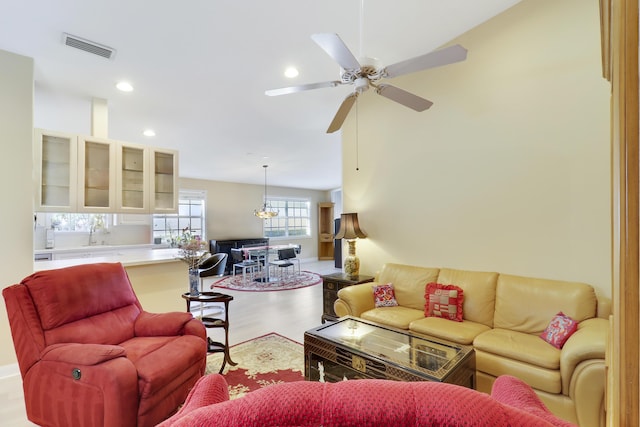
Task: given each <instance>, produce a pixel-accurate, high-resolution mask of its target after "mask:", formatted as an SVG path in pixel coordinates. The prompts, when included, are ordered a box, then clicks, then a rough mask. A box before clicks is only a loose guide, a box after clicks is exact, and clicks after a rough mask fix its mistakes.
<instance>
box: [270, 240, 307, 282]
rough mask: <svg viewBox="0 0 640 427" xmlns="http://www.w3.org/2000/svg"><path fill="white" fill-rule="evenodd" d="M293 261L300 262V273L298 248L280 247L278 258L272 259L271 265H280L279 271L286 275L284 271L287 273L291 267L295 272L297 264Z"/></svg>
mask: <svg viewBox="0 0 640 427" xmlns="http://www.w3.org/2000/svg"><path fill="white" fill-rule="evenodd" d="M292 261H296V262H297V263H298V274H300V260H299V259H298V258H297V257H296V249H295V248H294V247H291V248H285V249H278V259H277V260H274V261H271V262H270V263H269V265H270V266H273V267H278V271H280V273H281V274H280V277H284V274H282V273H287V272H288V270H289V267H291V268H292V269H293V272H294V273H295V270H296V269H295V264H294V263H293V262H292Z"/></svg>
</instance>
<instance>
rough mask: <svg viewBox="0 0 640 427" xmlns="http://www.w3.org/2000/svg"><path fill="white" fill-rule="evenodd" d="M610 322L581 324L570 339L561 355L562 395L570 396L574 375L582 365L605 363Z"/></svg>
mask: <svg viewBox="0 0 640 427" xmlns="http://www.w3.org/2000/svg"><path fill="white" fill-rule="evenodd" d="M608 333H609V321H608V320H606V319H601V318H599V317H596V318H592V319H587V320H585V321H583V322H580V324H579V325H578V330H577V331H576V332H575V333H574V334H573V335H571V337H569V339H568V340H567V342H566V343H565V344H564V346H563V347H562V351H561V353H560V375H561V377H562V393H563V394H565V395H567V396H568V395H569V388H570V385H571V381H572V376H573V373H574V371H575V369H576V366H578V365H579V364H580V363H582V362H584V361H587V360H592V359H597V360H602V363H604V358H605V352H606V348H607V336H608Z"/></svg>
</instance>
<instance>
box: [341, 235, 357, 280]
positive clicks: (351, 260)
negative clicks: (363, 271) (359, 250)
mask: <svg viewBox="0 0 640 427" xmlns="http://www.w3.org/2000/svg"><path fill="white" fill-rule="evenodd" d="M347 243H348V244H349V255H347V257H346V258H345V260H344V274H346V275H347V276H349V278H350V279H357V278H358V276H359V275H360V259H359V258H358V257H357V256H356V241H355V240H347Z"/></svg>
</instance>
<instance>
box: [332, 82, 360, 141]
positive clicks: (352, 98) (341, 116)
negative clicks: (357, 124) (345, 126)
mask: <svg viewBox="0 0 640 427" xmlns="http://www.w3.org/2000/svg"><path fill="white" fill-rule="evenodd" d="M356 98H358V92H354V93H352V94H351V95H349V96H347V97H346V98H345V99H344V101H342V104H340V108H338V112H337V113H336V115H335V117H334V118H333V120H332V121H331V124H330V125H329V129H327V133H333V132H335V131H337V130H338V129H340V128H341V127H342V123H344V120H345V119H346V118H347V116H348V115H349V111H351V107H353V104H354V103H355V102H356Z"/></svg>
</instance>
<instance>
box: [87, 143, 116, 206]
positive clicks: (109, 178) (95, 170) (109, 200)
mask: <svg viewBox="0 0 640 427" xmlns="http://www.w3.org/2000/svg"><path fill="white" fill-rule="evenodd" d="M115 158H116V143H115V142H114V141H110V140H108V139H103V138H96V137H84V136H80V137H79V138H78V165H79V167H78V187H79V188H80V190H81V191H79V192H78V211H79V212H92V213H109V212H114V211H115V202H116V200H115V199H116V162H115Z"/></svg>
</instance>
